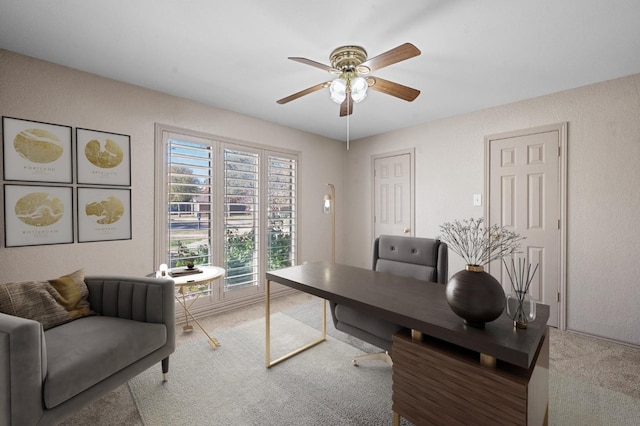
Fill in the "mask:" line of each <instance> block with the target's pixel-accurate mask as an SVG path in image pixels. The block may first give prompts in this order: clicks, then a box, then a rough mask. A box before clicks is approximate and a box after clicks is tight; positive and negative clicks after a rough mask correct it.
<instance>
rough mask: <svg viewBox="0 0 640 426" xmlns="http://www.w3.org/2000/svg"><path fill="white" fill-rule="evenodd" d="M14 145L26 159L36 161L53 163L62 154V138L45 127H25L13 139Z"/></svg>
mask: <svg viewBox="0 0 640 426" xmlns="http://www.w3.org/2000/svg"><path fill="white" fill-rule="evenodd" d="M13 146H14V148H15V150H16V152H18V153H19V154H20V156H21V157H22V158H24V159H26V160H29V161H32V162H34V163H51V162H53V161H56V160H57V159H58V158H60V156H61V155H62V153H63V151H64V148H63V147H62V145H61V143H60V139H59V138H58V137H57V136H56V135H54V134H53V133H51V132H49V131H47V130H44V129H37V128H35V129H25V130H22V131H21V132H20V133H18V134H17V135H16V137H15V139H14V140H13Z"/></svg>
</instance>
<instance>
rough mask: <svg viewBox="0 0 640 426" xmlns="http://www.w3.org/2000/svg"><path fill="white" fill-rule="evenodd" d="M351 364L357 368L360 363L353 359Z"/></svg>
mask: <svg viewBox="0 0 640 426" xmlns="http://www.w3.org/2000/svg"><path fill="white" fill-rule="evenodd" d="M351 364H353V365H354V367H357V366H358V361H356V360H355V359H352V360H351Z"/></svg>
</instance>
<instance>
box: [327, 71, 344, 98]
mask: <svg viewBox="0 0 640 426" xmlns="http://www.w3.org/2000/svg"><path fill="white" fill-rule="evenodd" d="M329 96H331V100H332V101H333V102H335V103H337V104H341V103H342V102H344V100H345V98H346V97H347V82H346V81H345V80H343V79H342V78H340V77H338V78H336V79H335V80H333V81H332V82H331V85H330V86H329Z"/></svg>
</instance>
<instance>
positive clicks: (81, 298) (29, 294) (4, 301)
mask: <svg viewBox="0 0 640 426" xmlns="http://www.w3.org/2000/svg"><path fill="white" fill-rule="evenodd" d="M88 298H89V290H88V289H87V285H86V284H85V282H84V270H82V269H80V270H78V271H75V272H73V273H71V274H69V275H63V276H62V277H59V278H55V279H52V280H49V281H20V282H16V283H6V284H0V312H3V313H5V314H9V315H14V316H17V317H21V318H27V319H32V320H34V321H38V322H40V323H41V324H42V326H43V327H44V329H45V330H47V329H49V328H52V327H55V326H57V325H61V324H64V323H67V322H69V321H73V320H74V319H77V318H82V317H86V316H89V315H94V312H93V311H91V309H90V307H89V300H88Z"/></svg>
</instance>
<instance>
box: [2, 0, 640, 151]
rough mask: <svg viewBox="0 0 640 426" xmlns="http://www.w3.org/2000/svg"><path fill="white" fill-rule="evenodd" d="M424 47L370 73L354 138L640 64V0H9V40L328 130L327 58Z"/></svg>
mask: <svg viewBox="0 0 640 426" xmlns="http://www.w3.org/2000/svg"><path fill="white" fill-rule="evenodd" d="M405 42H410V43H413V44H414V45H416V46H417V47H418V48H419V49H420V50H421V51H422V55H420V56H418V57H415V58H412V59H408V60H406V61H403V62H400V63H397V64H394V65H391V66H389V67H386V68H383V69H380V70H377V71H375V72H374V73H372V74H373V75H377V76H379V77H382V78H384V79H387V80H391V81H395V82H398V83H401V84H404V85H407V86H410V87H414V88H416V89H419V90H420V91H421V92H422V93H421V94H420V96H419V97H418V98H417V99H416V100H415V101H414V102H411V103H409V102H405V101H403V100H399V99H396V98H394V97H391V96H389V95H385V94H382V93H380V92H374V91H371V93H370V95H369V96H368V97H367V99H366V100H365V101H364V102H362V103H360V104H357V105H355V106H354V114H353V115H352V116H351V118H350V123H349V125H350V134H351V140H355V139H358V138H361V137H365V136H369V135H374V134H379V133H383V132H387V131H390V130H394V129H397V128H402V127H407V126H412V125H416V124H420V123H424V122H429V121H433V120H437V119H441V118H445V117H450V116H455V115H458V114H462V113H466V112H470V111H475V110H479V109H483V108H487V107H491V106H496V105H501V104H505V103H509V102H513V101H518V100H522V99H528V98H532V97H536V96H540V95H545V94H549V93H553V92H557V91H561V90H565V89H570V88H574V87H579V86H583V85H586V84H590V83H595V82H599V81H604V80H609V79H613V78H617V77H622V76H626V75H630V74H635V73H638V72H640V1H637V0H535V1H533V0H484V1H472V0H350V1H336V0H323V1H314V2H311V1H306V2H305V1H301V0H271V1H269V0H252V1H242V0H227V1H215V0H110V1H98V0H56V1H50V0H20V1H16V0H0V48H4V49H7V50H11V51H14V52H18V53H22V54H25V55H28V56H33V57H36V58H41V59H44V60H47V61H50V62H54V63H57V64H62V65H66V66H69V67H72V68H76V69H79V70H84V71H88V72H91V73H94V74H98V75H102V76H105V77H109V78H112V79H116V80H120V81H124V82H128V83H131V84H135V85H139V86H143V87H147V88H150V89H155V90H158V91H161V92H165V93H169V94H172V95H176V96H180V97H184V98H188V99H192V100H194V101H198V102H201V103H204V104H208V105H213V106H216V107H219V108H223V109H227V110H231V111H236V112H239V113H242V114H246V115H249V116H253V117H258V118H261V119H264V120H267V121H270V122H274V123H279V124H283V125H286V126H290V127H293V128H297V129H301V130H305V131H308V132H311V133H316V134H319V135H324V136H327V137H329V138H333V139H338V140H345V134H346V132H345V129H346V119H345V118H339V117H338V112H339V106H338V105H337V104H334V103H333V102H332V101H331V100H330V99H329V97H328V93H327V89H324V90H322V91H319V92H316V93H312V94H310V95H307V96H304V97H302V98H300V99H297V100H295V101H292V102H290V103H288V104H286V105H278V104H276V100H278V99H280V98H283V97H285V96H288V95H290V94H292V93H294V92H297V91H299V90H302V89H305V88H307V87H310V86H313V85H315V84H317V83H321V82H324V81H327V80H329V79H330V78H331V75H330V74H329V73H327V72H325V71H322V70H320V69H317V68H314V67H311V66H308V65H304V64H301V63H297V62H294V61H290V60H288V59H287V57H289V56H302V57H305V58H308V59H311V60H314V61H317V62H321V63H324V64H329V54H330V53H331V51H332V50H333V49H334V48H336V47H338V46H342V45H347V44H355V45H360V46H363V47H364V48H365V49H366V50H367V51H368V53H369V57H374V56H377V55H379V54H380V53H383V52H385V51H387V50H389V49H392V48H394V47H396V46H398V45H400V44H402V43H405Z"/></svg>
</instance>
